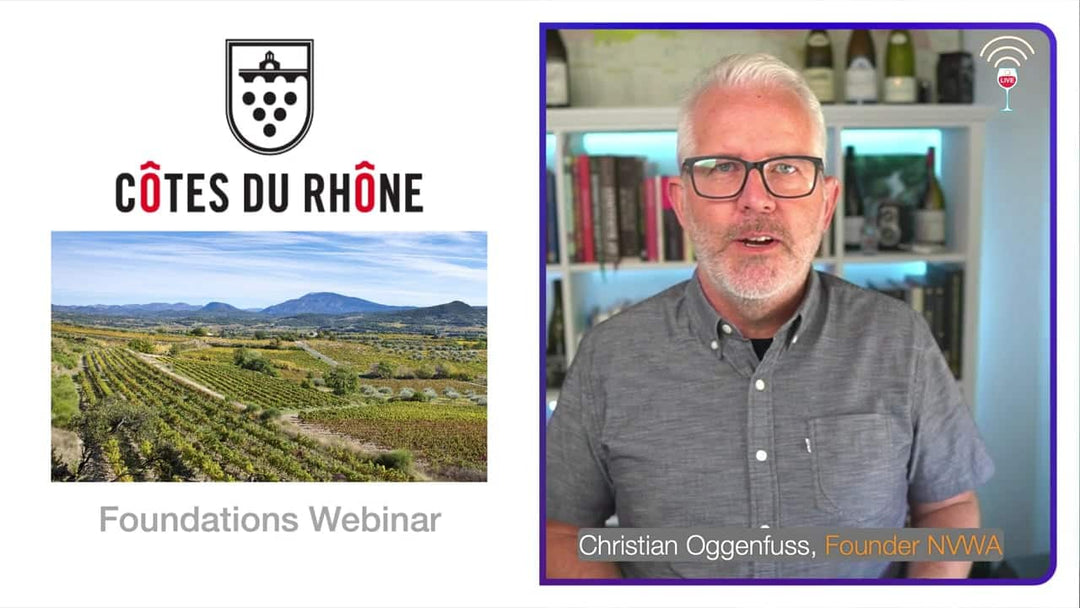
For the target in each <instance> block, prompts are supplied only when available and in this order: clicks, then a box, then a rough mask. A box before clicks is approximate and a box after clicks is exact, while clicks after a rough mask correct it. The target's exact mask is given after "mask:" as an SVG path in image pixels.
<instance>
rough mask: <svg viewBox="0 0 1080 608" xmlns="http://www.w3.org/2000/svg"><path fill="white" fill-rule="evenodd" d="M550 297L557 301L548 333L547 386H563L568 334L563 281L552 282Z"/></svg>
mask: <svg viewBox="0 0 1080 608" xmlns="http://www.w3.org/2000/svg"><path fill="white" fill-rule="evenodd" d="M548 295H549V296H551V297H552V298H554V299H555V307H554V309H553V310H552V311H551V322H550V323H548V333H547V350H546V353H545V354H546V360H547V385H548V386H561V385H562V381H563V378H564V377H565V375H566V334H565V332H564V327H565V326H564V325H563V323H564V321H563V301H562V281H560V280H559V279H555V280H554V281H552V282H551V290H550V291H549V292H548Z"/></svg>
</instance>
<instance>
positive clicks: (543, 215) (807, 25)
mask: <svg viewBox="0 0 1080 608" xmlns="http://www.w3.org/2000/svg"><path fill="white" fill-rule="evenodd" d="M539 25H540V29H539V35H540V56H539V66H538V68H539V70H538V71H539V74H540V78H539V85H540V108H539V112H540V150H539V159H540V174H539V180H540V205H539V209H540V214H539V225H540V247H539V255H538V258H537V259H538V261H539V273H540V274H539V276H540V318H539V337H540V382H539V385H540V520H539V539H540V562H539V564H538V565H539V575H540V581H539V582H540V584H541V585H1041V584H1043V583H1045V582H1046V581H1048V580H1050V579H1051V578H1052V577H1053V576H1054V572H1055V571H1056V570H1057V366H1056V364H1057V38H1056V37H1055V36H1054V33H1053V32H1052V31H1050V28H1049V27H1047V26H1045V25H1043V24H1041V23H985V22H983V23H880V22H874V23H855V22H820V23H819V22H814V23H811V22H801V23H760V22H754V23H717V24H710V23H617V22H616V23H545V22H542V23H540V24H539ZM820 27H824V28H831V29H856V28H866V29H893V28H896V27H902V28H907V29H921V30H930V29H968V30H1006V29H1012V30H1039V31H1041V32H1042V33H1044V34H1046V37H1047V40H1048V41H1049V43H1050V564H1049V567H1048V568H1047V570H1046V573H1045V574H1044V575H1043V576H1042V577H1040V578H1037V579H960V580H940V579H817V578H781V579H745V578H733V579H714V578H700V579H640V578H638V579H614V580H612V579H555V578H548V577H547V573H546V561H547V547H546V545H545V534H544V521H545V519H546V516H547V505H546V499H545V496H546V487H547V471H546V466H545V464H546V463H545V451H546V447H547V399H546V398H545V394H546V391H547V380H546V377H547V369H546V368H547V361H546V359H545V357H544V342H545V340H546V339H547V323H546V320H547V319H546V317H547V260H546V251H545V247H546V244H547V209H546V202H547V196H546V195H547V179H546V175H545V171H546V168H547V166H546V164H547V162H546V155H545V151H546V135H547V110H546V105H547V104H546V99H545V98H546V95H547V90H546V88H545V82H544V81H545V78H546V75H547V74H546V70H545V57H546V50H547V39H546V37H545V34H546V32H547V30H549V29H590V30H591V29H636V30H654V29H664V30H672V29H684V30H745V29H772V30H796V29H798V30H806V29H814V28H820Z"/></svg>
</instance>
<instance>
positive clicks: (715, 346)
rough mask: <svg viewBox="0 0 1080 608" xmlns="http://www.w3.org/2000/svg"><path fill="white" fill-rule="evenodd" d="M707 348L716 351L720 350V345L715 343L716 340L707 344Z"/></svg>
mask: <svg viewBox="0 0 1080 608" xmlns="http://www.w3.org/2000/svg"><path fill="white" fill-rule="evenodd" d="M709 348H711V349H713V350H716V349H718V348H720V343H719V342H717V341H716V340H713V341H712V342H709Z"/></svg>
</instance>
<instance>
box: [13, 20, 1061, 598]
mask: <svg viewBox="0 0 1080 608" xmlns="http://www.w3.org/2000/svg"><path fill="white" fill-rule="evenodd" d="M781 18H782V19H786V20H795V21H860V20H861V21H885V20H890V19H894V20H899V21H922V20H930V21H941V22H948V21H1014V22H1019V21H1024V22H1040V23H1043V24H1045V25H1047V26H1049V27H1050V28H1051V29H1052V30H1053V31H1054V32H1055V34H1056V36H1057V41H1058V45H1059V46H1058V57H1059V65H1058V78H1059V81H1058V82H1059V87H1058V94H1059V100H1058V101H1059V103H1058V107H1059V115H1058V118H1059V122H1058V133H1059V142H1058V162H1059V167H1061V170H1059V174H1058V179H1059V183H1058V197H1059V198H1058V218H1057V226H1058V229H1059V231H1060V233H1059V250H1058V261H1059V275H1058V277H1057V280H1058V314H1059V326H1058V336H1057V340H1058V342H1057V343H1058V347H1059V352H1058V360H1057V364H1058V369H1059V376H1058V378H1059V385H1058V407H1057V411H1058V426H1057V432H1058V446H1059V450H1058V457H1057V464H1058V480H1059V485H1058V488H1059V495H1058V503H1057V506H1058V509H1057V512H1058V539H1057V549H1058V559H1057V575H1056V576H1055V577H1054V578H1053V579H1052V580H1051V581H1050V582H1048V583H1046V584H1044V585H1041V586H1038V587H1027V586H1021V587H985V586H980V587H965V586H949V587H889V588H881V587H872V586H870V587H867V586H859V587H843V588H820V587H818V588H814V589H811V590H807V589H804V588H799V587H792V586H775V587H770V586H735V587H723V588H716V587H708V586H704V587H602V588H587V587H541V586H540V585H539V584H538V572H539V564H538V521H537V518H538V515H537V510H538V504H539V495H538V489H537V471H538V443H539V442H538V437H537V430H538V429H537V421H538V411H537V408H538V407H539V406H540V405H539V403H540V402H539V395H538V387H537V384H538V372H537V365H538V353H539V345H538V335H537V334H538V332H537V327H538V323H537V315H538V296H539V288H538V286H539V277H538V270H537V268H538V258H537V256H538V242H539V238H538V227H537V224H536V222H537V219H536V218H537V217H538V212H537V211H538V207H537V205H538V200H539V185H538V177H537V176H538V159H537V155H538V150H539V140H538V130H539V126H538V120H539V108H538V102H537V99H538V68H539V56H538V49H539V35H538V25H537V24H538V23H539V22H540V21H580V22H611V21H618V22H634V21H637V22H663V21H685V20H705V21H707V20H715V21H745V22H760V21H763V20H767V19H781ZM228 38H313V39H314V40H315V106H314V107H315V117H314V123H313V125H312V128H311V131H310V133H309V134H308V136H307V138H306V140H305V141H303V142H302V143H301V144H300V145H299V146H298V147H297V148H295V149H294V150H292V151H291V152H288V153H286V154H284V155H282V156H276V157H261V156H257V155H255V154H253V153H251V152H249V151H248V150H246V149H245V148H243V147H242V146H240V145H239V144H238V143H237V142H236V141H235V140H234V139H233V136H232V135H231V133H230V132H229V129H228V127H227V124H226V121H225V115H224V112H223V109H224V99H223V98H224V84H225V83H224V78H223V71H224V52H223V51H224V47H225V45H224V41H225V40H226V39H228ZM1077 41H1078V33H1077V11H1076V7H1075V5H1074V4H1073V3H1067V2H1023V3H1003V4H993V3H985V2H979V3H975V2H968V3H964V2H921V3H920V2H902V3H887V2H875V3H863V2H847V3H844V2H812V3H802V2H788V3H780V2H772V3H767V2H754V3H750V2H745V3H741V2H740V3H728V2H701V3H695V2H682V3H674V2H673V3H659V2H642V3H638V2H620V3H607V2H591V3H590V2H582V3H573V4H571V3H558V2H553V3H505V4H500V3H494V2H477V3H463V2H431V3H423V2H402V3H357V4H352V3H344V2H342V3H336V2H334V3H302V4H301V3H296V4H293V3H285V2H274V3H255V2H250V3H248V2H243V3H185V4H171V3H138V4H137V3H127V2H123V3H115V4H106V3H101V4H98V3H77V4H64V3H44V4H0V71H2V77H0V83H2V84H0V160H2V162H0V203H2V204H3V210H4V212H5V217H4V218H3V221H2V222H0V226H2V230H3V237H2V238H0V247H2V248H3V257H2V259H3V264H4V271H3V277H4V290H3V296H2V297H0V302H2V304H0V305H2V306H3V315H2V317H0V318H3V319H4V320H5V322H4V324H3V325H2V327H3V347H2V348H0V357H2V364H0V370H3V378H4V393H3V394H4V400H3V404H2V407H3V418H2V420H3V424H2V427H0V428H2V436H0V437H2V438H0V476H2V477H0V479H2V481H0V488H2V490H0V603H2V604H4V605H8V604H11V605H95V606H98V605H100V606H105V605H109V606H137V605H140V606H157V605H161V606H173V605H220V606H247V605H260V606H291V605H304V606H313V605H319V606H346V605H409V606H414V605H455V606H517V605H520V606H537V605H547V606H564V605H594V606H645V605H661V604H662V605H684V604H685V605H694V606H706V605H708V606H715V605H739V606H778V605H804V606H810V605H821V606H825V605H828V606H837V605H860V606H887V605H888V606H895V605H920V606H935V605H951V606H968V605H971V606H976V605H977V606H1020V605H1070V604H1071V605H1075V601H1076V595H1075V593H1076V589H1077V573H1078V566H1077V513H1078V507H1077V479H1078V472H1077V440H1078V435H1077V408H1076V404H1077V382H1076V377H1075V372H1076V370H1077V368H1078V361H1077V347H1076V345H1077V324H1076V318H1077V310H1078V309H1077V306H1078V302H1077V281H1076V278H1077V277H1076V266H1075V263H1076V260H1077V258H1078V254H1077V242H1078V241H1080V239H1078V238H1077V237H1078V235H1077V234H1076V232H1077V226H1078V220H1077V214H1076V203H1077V177H1076V173H1075V170H1076V167H1077V166H1078V159H1077V133H1078V127H1077V114H1078V105H1077V80H1076V77H1077V74H1078V73H1080V67H1078V65H1077V57H1078V54H1080V53H1078V47H1077ZM151 158H152V159H153V160H155V161H157V162H158V163H159V164H161V165H162V170H163V172H172V171H176V172H185V173H187V172H205V173H212V172H215V171H222V172H225V173H228V174H229V175H230V177H231V178H233V180H238V179H239V176H240V175H241V174H242V173H244V172H246V171H252V172H261V173H268V172H272V171H273V172H286V171H287V172H290V173H293V174H301V173H303V172H306V171H312V172H318V173H323V174H326V173H329V172H338V173H341V172H350V173H351V172H352V166H353V165H354V164H356V163H358V162H360V161H361V160H369V161H371V162H373V163H374V164H375V165H376V167H377V170H378V171H387V172H402V173H405V172H422V173H423V175H424V177H423V182H422V187H423V190H422V196H421V199H420V200H421V201H422V204H423V205H424V209H425V210H424V212H423V213H422V214H383V215H380V214H377V213H371V214H357V213H351V214H315V213H311V214H306V213H303V211H302V208H301V205H300V201H299V200H295V199H294V200H293V201H291V208H290V209H289V211H288V212H286V213H283V214H271V213H268V212H265V211H264V212H262V213H255V214H245V213H242V212H241V210H240V208H239V207H240V200H238V195H237V193H236V186H237V184H235V183H232V184H231V185H232V186H233V189H232V190H233V192H232V197H231V201H230V209H229V211H228V212H226V213H223V214H213V213H205V214H197V215H196V214H188V213H176V214H170V213H166V212H160V211H159V212H158V213H155V214H145V213H139V212H135V213H131V214H121V213H119V212H117V211H116V209H115V207H114V202H113V187H114V179H115V176H116V175H117V174H118V173H120V172H130V173H133V174H136V175H137V174H138V165H139V164H140V163H142V162H144V161H145V160H147V159H151ZM294 179H295V178H294ZM233 180H231V181H233ZM54 230H215V231H216V230H331V231H333V230H347V231H365V230H371V231H388V230H406V231H413V230H416V231H419V230H482V231H487V232H488V235H489V240H488V247H489V251H490V252H491V255H490V256H489V258H490V259H489V267H488V285H489V288H488V289H489V297H488V307H489V340H490V341H489V378H490V387H489V403H490V404H491V405H490V419H489V425H490V426H489V462H490V468H489V481H488V482H487V483H485V484H411V485H387V484H369V485H364V484H328V485H316V484H266V485H256V484H238V485H224V484H189V485H171V484H129V485H120V484H116V485H112V484H110V485H105V484H86V485H82V484H52V483H50V482H49V481H48V476H47V472H46V468H45V463H46V462H47V461H48V453H49V439H48V437H49V436H48V418H49V406H48V397H47V395H48V394H49V390H48V383H49V378H48V374H47V373H45V371H44V370H45V369H47V366H48V359H49V346H48V340H47V339H46V336H47V335H48V331H49V314H48V310H49V304H50V251H49V244H50V233H51V232H52V231H54ZM1033 246H1041V244H1038V243H1036V244H1033ZM106 504H115V505H120V506H121V507H122V508H123V509H125V510H131V511H145V512H153V511H171V510H177V511H183V510H185V509H189V508H190V507H191V506H193V505H199V506H200V507H201V508H203V509H215V508H216V509H219V510H220V509H221V508H222V507H232V506H234V505H235V506H239V507H240V508H241V509H242V510H252V511H263V510H275V511H296V512H300V513H301V514H302V518H304V517H306V516H304V515H303V514H304V513H305V512H306V508H307V505H310V504H314V505H330V506H334V505H342V506H344V507H346V508H349V509H354V510H357V511H358V510H359V509H360V508H361V507H362V506H365V505H366V506H368V507H369V508H375V509H381V508H382V506H383V505H388V506H390V507H391V508H392V509H394V510H400V511H440V512H442V513H443V517H442V520H441V521H440V530H439V531H438V532H437V533H435V534H427V535H419V534H417V535H390V534H370V533H369V534H363V533H354V534H348V533H336V534H325V533H324V534H316V533H314V532H312V531H311V530H310V527H309V526H307V525H306V522H305V523H304V525H302V531H301V532H297V533H294V534H224V533H222V534H166V535H163V534H123V533H117V532H113V533H107V534H102V533H100V532H99V531H98V519H97V518H98V508H99V507H100V506H101V505H106Z"/></svg>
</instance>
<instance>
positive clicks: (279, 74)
mask: <svg viewBox="0 0 1080 608" xmlns="http://www.w3.org/2000/svg"><path fill="white" fill-rule="evenodd" d="M314 47H315V43H314V41H312V40H226V41H225V81H226V86H225V112H226V115H227V116H228V120H229V129H231V130H232V133H233V135H234V136H235V137H236V139H237V141H239V142H240V143H241V144H243V145H244V147H245V148H247V149H248V150H251V151H252V152H258V153H259V154H281V153H282V152H286V151H288V150H291V149H292V148H294V147H295V146H296V144H298V143H300V140H302V139H304V136H305V135H307V132H308V129H309V128H310V127H311V115H312V106H313V102H314V96H313V88H312V72H313V71H314V70H313V68H314V64H313V63H312V61H313V58H314Z"/></svg>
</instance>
